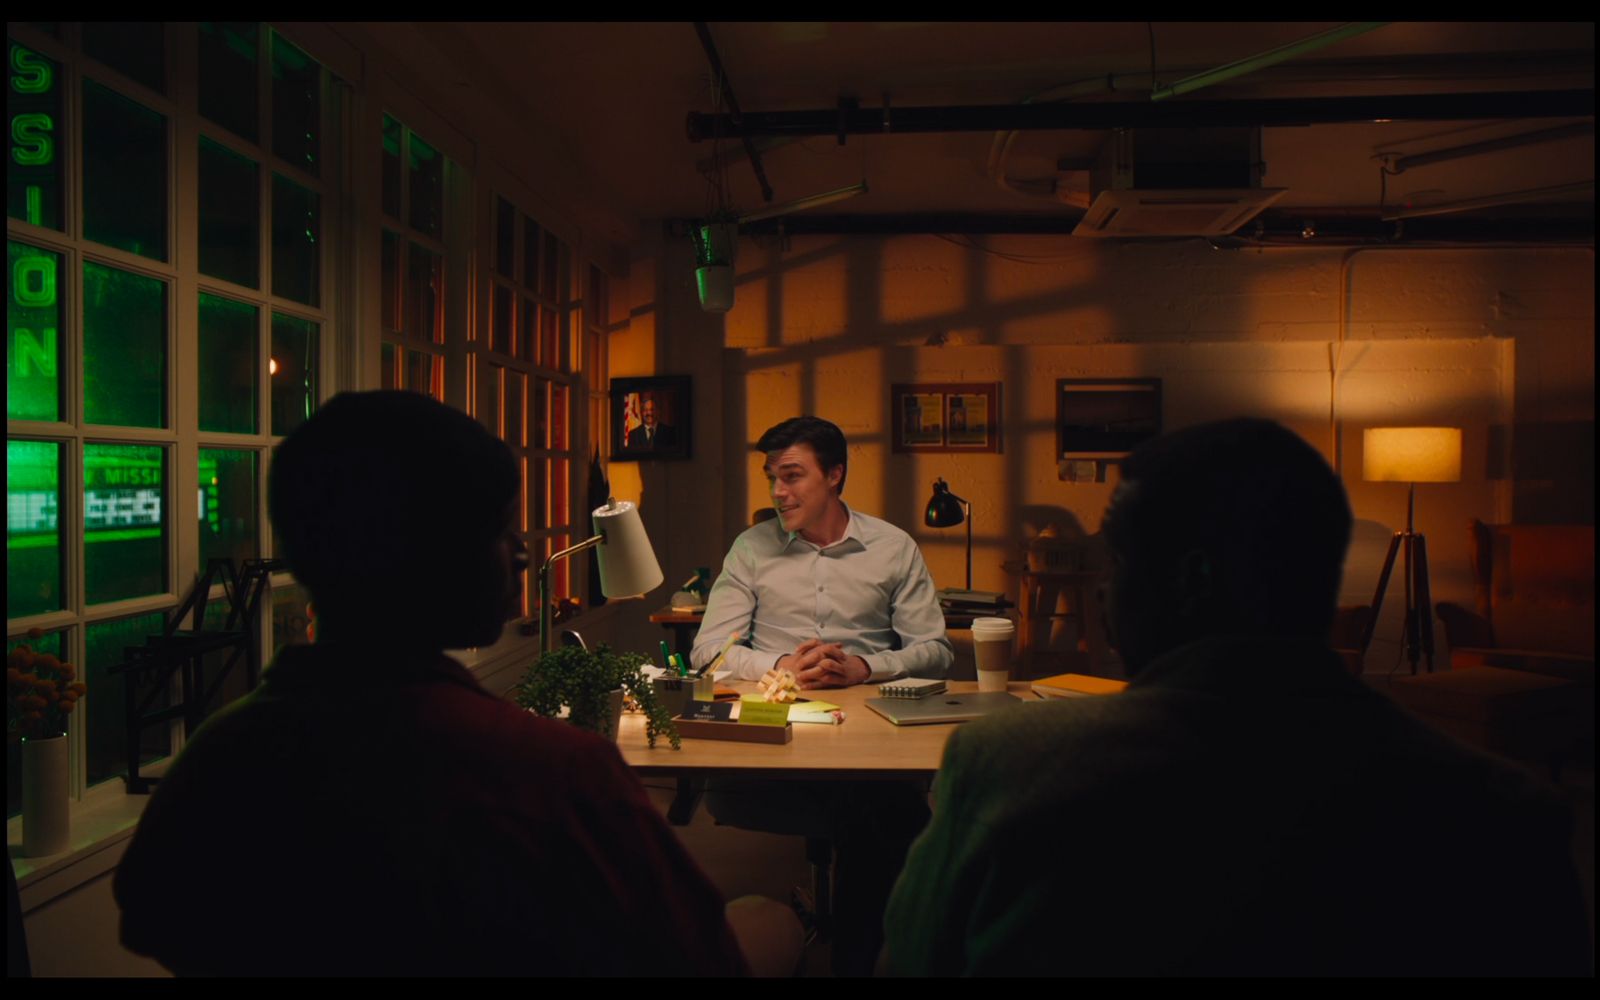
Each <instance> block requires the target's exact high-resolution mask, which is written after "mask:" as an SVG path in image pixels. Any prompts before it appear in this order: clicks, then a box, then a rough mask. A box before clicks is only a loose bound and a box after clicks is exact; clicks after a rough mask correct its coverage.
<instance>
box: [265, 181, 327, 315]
mask: <svg viewBox="0 0 1600 1000" xmlns="http://www.w3.org/2000/svg"><path fill="white" fill-rule="evenodd" d="M321 232H322V208H321V196H320V195H318V194H317V193H316V192H315V191H309V190H307V189H305V188H303V187H301V186H300V185H298V184H296V183H295V182H294V181H291V180H289V179H288V178H286V177H284V176H282V175H281V174H273V175H272V294H274V295H281V296H283V297H284V298H286V299H293V300H294V301H296V302H304V303H305V304H306V305H308V306H314V305H319V304H320V303H321V301H322V255H321V253H320V252H319V248H318V246H317V243H318V240H319V239H320V238H321Z"/></svg>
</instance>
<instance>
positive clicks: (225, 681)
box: [190, 600, 250, 718]
mask: <svg viewBox="0 0 1600 1000" xmlns="http://www.w3.org/2000/svg"><path fill="white" fill-rule="evenodd" d="M230 611H231V609H230V608H229V607H228V602H227V601H226V600H214V601H208V602H206V611H205V628H206V629H207V630H209V631H214V632H220V631H223V630H224V629H226V628H227V627H228V614H229V612H230ZM190 620H191V621H192V620H193V619H190ZM234 652H235V651H234V650H233V649H230V648H226V647H224V648H222V649H214V650H212V651H211V652H209V653H206V654H204V655H202V656H201V657H200V663H201V677H203V678H204V680H205V684H206V691H207V692H210V693H211V694H210V697H209V698H207V700H206V706H205V707H206V712H205V716H204V717H205V718H210V716H211V713H212V712H215V711H216V710H217V709H219V708H221V707H222V706H224V705H226V704H228V703H229V702H233V701H237V700H238V699H239V698H241V697H243V696H244V695H247V694H249V693H250V675H249V671H248V670H247V669H246V667H245V662H244V657H242V656H241V657H239V658H238V660H237V661H235V663H234V664H233V668H232V669H231V670H228V669H227V666H228V660H229V659H230V658H231V657H232V656H233V655H234ZM225 670H226V672H224V671H225Z"/></svg>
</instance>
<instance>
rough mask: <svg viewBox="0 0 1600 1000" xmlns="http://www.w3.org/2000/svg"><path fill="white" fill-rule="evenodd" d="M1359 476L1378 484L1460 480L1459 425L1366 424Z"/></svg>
mask: <svg viewBox="0 0 1600 1000" xmlns="http://www.w3.org/2000/svg"><path fill="white" fill-rule="evenodd" d="M1361 443H1362V451H1363V456H1362V461H1361V478H1363V479H1365V480H1367V481H1368V482H1382V483H1457V482H1460V481H1461V428H1459V427H1369V428H1367V430H1366V432H1365V433H1364V434H1363V435H1362V440H1361Z"/></svg>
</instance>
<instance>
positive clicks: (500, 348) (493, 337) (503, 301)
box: [489, 285, 516, 354]
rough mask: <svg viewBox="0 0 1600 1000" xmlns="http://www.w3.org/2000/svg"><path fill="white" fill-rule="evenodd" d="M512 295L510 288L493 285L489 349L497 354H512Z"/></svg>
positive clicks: (513, 318)
mask: <svg viewBox="0 0 1600 1000" xmlns="http://www.w3.org/2000/svg"><path fill="white" fill-rule="evenodd" d="M513 299H514V296H513V295H512V292H511V289H509V288H507V287H505V286H504V285H495V286H494V308H493V309H492V310H490V314H489V319H490V322H489V350H491V351H494V352H496V353H498V354H514V353H515V351H513V350H512V343H511V340H512V333H513V330H514V327H513V325H512V324H513V322H514V320H515V319H516V317H514V316H513V315H512V305H511V303H512V301H513Z"/></svg>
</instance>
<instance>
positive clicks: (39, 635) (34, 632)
mask: <svg viewBox="0 0 1600 1000" xmlns="http://www.w3.org/2000/svg"><path fill="white" fill-rule="evenodd" d="M28 638H30V639H43V638H44V629H42V628H40V627H39V626H37V625H35V626H34V627H33V628H30V629H28Z"/></svg>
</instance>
